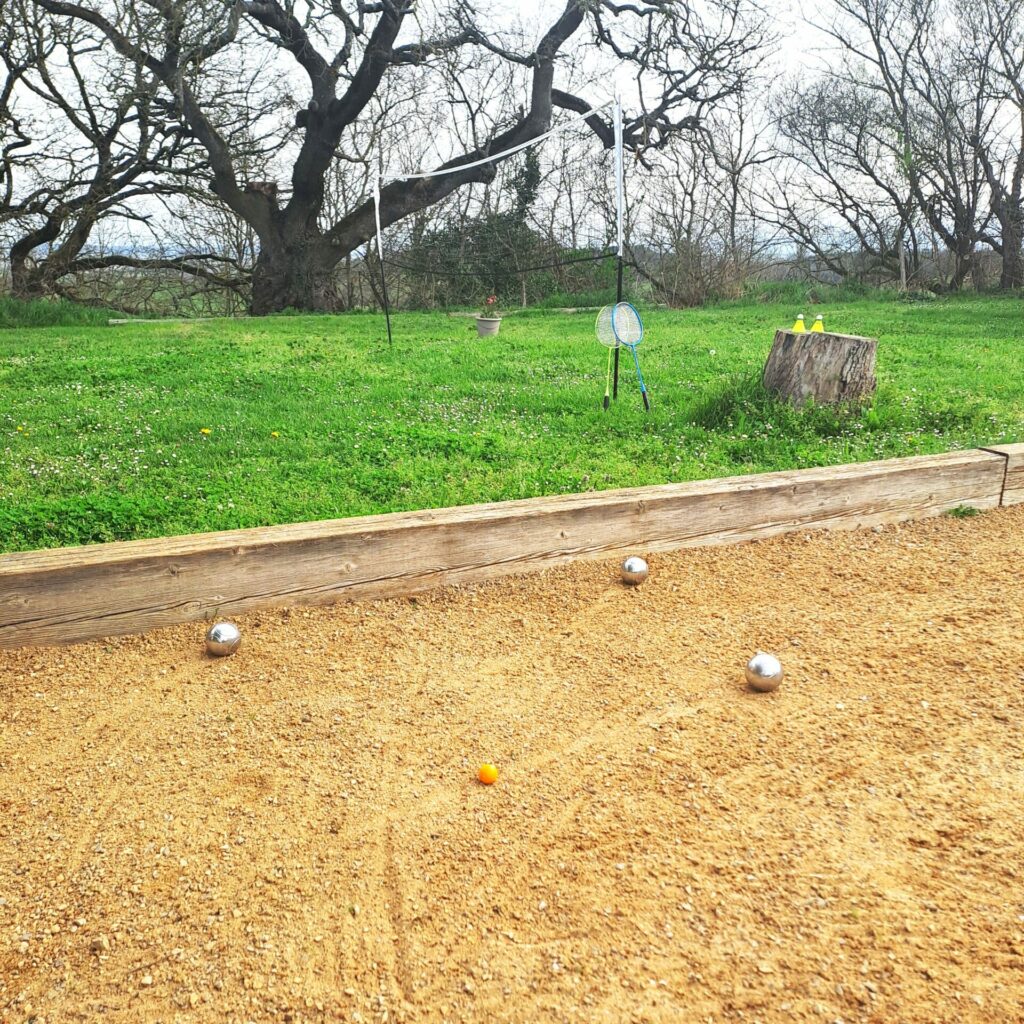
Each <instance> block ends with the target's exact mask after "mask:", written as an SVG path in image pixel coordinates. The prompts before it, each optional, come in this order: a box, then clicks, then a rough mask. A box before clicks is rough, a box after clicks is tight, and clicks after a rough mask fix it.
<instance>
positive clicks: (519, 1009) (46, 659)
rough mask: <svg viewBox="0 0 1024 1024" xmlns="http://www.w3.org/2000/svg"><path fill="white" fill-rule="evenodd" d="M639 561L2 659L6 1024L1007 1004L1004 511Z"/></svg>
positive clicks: (735, 1013)
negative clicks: (483, 781) (208, 646)
mask: <svg viewBox="0 0 1024 1024" xmlns="http://www.w3.org/2000/svg"><path fill="white" fill-rule="evenodd" d="M638 553H642V552H638ZM649 561H650V565H651V574H650V578H649V579H648V580H647V581H646V582H645V583H644V584H642V585H641V586H640V587H637V588H635V589H630V588H627V587H624V586H623V585H622V584H621V583H620V582H619V580H618V563H617V562H615V561H605V562H592V563H578V564H575V565H571V566H567V567H563V568H559V569H555V570H551V571H548V572H545V573H541V574H537V575H532V576H521V577H512V578H508V579H505V580H500V581H496V582H492V583H487V584H481V585H479V586H467V587H463V588H460V589H449V590H441V591H435V592H432V593H430V594H427V595H425V596H421V597H418V598H416V599H408V600H390V601H381V602H375V603H365V604H347V605H337V606H334V607H330V608H320V609H313V610H305V609H304V610H292V611H287V610H284V611H273V612H260V613H253V614H249V615H245V616H242V617H240V618H239V619H238V620H237V622H238V624H239V626H240V627H241V630H242V638H243V639H242V646H241V649H240V650H239V652H238V653H237V654H236V655H235V656H233V657H231V658H227V659H223V660H214V659H210V658H208V657H206V656H205V654H204V653H203V632H204V630H203V627H202V626H201V625H195V624H194V625H190V626H180V627H173V628H169V629H163V630H160V631H157V632H153V633H150V634H148V635H144V636H138V637H130V638H121V639H116V640H110V641H106V642H97V643H90V644H85V645H82V646H77V647H68V648H60V649H23V650H18V651H0V769H2V770H0V1022H3V1024H28V1022H33V1024H64V1022H71V1021H108V1022H145V1024H157V1022H166V1024H172V1022H175V1024H177V1022H181V1024H189V1022H196V1024H198V1022H205V1021H223V1022H238V1024H243V1022H248V1021H254V1022H271V1021H273V1022H314V1021H316V1022H320V1021H324V1022H326V1021H330V1022H334V1021H353V1022H356V1021H363V1022H365V1024H369V1022H382V1021H393V1022H410V1024H413V1022H428V1021H429V1022H441V1021H452V1022H456V1021H459V1022H484V1021H488V1022H492V1021H506V1022H523V1024H528V1022H529V1024H533V1022H542V1021H543V1022H546V1021H587V1022H608V1024H619V1022H625V1021H652V1022H660V1021H665V1022H668V1021H673V1022H689V1021H695V1022H696V1021H748V1022H751V1021H763V1022H768V1021H828V1022H833V1021H837V1020H842V1021H844V1022H847V1024H850V1022H854V1021H865V1022H868V1021H871V1022H883V1021H886V1022H889V1021H901V1022H915V1021H919V1022H922V1024H923V1022H934V1021H949V1022H954V1021H955V1022H964V1021H977V1022H983V1021H984V1022H991V1021H1019V1020H1024V984H1022V980H1021V979H1022V977H1024V814H1022V812H1021V809H1022V807H1024V732H1022V724H1024V643H1022V638H1024V574H1022V573H1021V571H1020V567H1021V565H1022V564H1024V506H1021V507H1016V508H1011V509H1004V510H1000V511H996V512H991V513H987V514H983V515H978V516H972V517H969V518H964V519H957V518H951V517H948V516H945V517H941V518H938V519H933V520H928V521H925V522H920V523H916V524H913V525H906V526H900V527H886V528H884V529H880V530H878V531H870V530H866V531H855V532H849V533H838V532H836V533H824V532H822V533H814V534H806V533H800V534H791V535H789V536H787V537H784V538H779V539H775V540H771V541H766V542H762V543H757V544H745V545H740V546H736V547H731V548H703V549H695V550H689V551H682V552H678V553H675V554H670V555H664V554H661V555H652V556H651V557H650V558H649ZM758 649H763V650H765V651H770V652H773V653H775V654H777V655H778V656H779V658H780V659H781V661H782V664H783V666H784V669H785V673H786V675H785V679H784V681H783V683H782V686H781V688H780V689H779V690H778V691H777V692H775V693H770V694H757V693H753V692H751V691H750V690H748V689H747V688H746V686H745V684H744V682H743V667H744V664H745V662H746V660H747V659H748V658H749V657H750V656H751V655H752V654H753V653H754V652H755V651H756V650H758ZM484 761H491V762H494V763H495V764H496V765H497V766H498V768H499V770H500V772H501V775H500V778H499V779H498V781H497V783H496V784H495V785H493V786H490V787H485V786H481V785H480V784H479V783H478V782H477V781H476V771H477V766H478V765H479V764H480V763H481V762H484Z"/></svg>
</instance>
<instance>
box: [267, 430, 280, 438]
mask: <svg viewBox="0 0 1024 1024" xmlns="http://www.w3.org/2000/svg"><path fill="white" fill-rule="evenodd" d="M270 436H271V437H280V436H281V435H280V434H279V433H278V432H277V431H276V430H272V431H271V432H270Z"/></svg>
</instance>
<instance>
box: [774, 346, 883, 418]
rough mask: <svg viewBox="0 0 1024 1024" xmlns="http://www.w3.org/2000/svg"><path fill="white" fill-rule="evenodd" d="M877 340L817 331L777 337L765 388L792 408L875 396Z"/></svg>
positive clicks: (831, 403)
mask: <svg viewBox="0 0 1024 1024" xmlns="http://www.w3.org/2000/svg"><path fill="white" fill-rule="evenodd" d="M877 348H878V340H877V339H876V338H861V337H859V336H858V335H856V334H830V333H828V332H826V333H821V332H816V331H808V332H806V333H802V334H797V333H795V332H794V331H776V332H775V342H774V344H773V345H772V350H771V353H770V354H769V356H768V362H767V363H765V365H764V376H763V378H762V380H763V381H764V386H765V387H766V388H767V389H768V390H769V391H771V392H773V393H774V394H776V395H778V396H779V397H780V398H784V399H786V400H787V401H789V402H792V403H793V404H794V405H803V403H804V402H806V401H807V399H808V398H813V399H814V401H815V402H818V403H820V404H822V405H837V404H839V403H840V402H859V401H862V400H863V399H865V398H867V397H868V396H869V395H870V394H872V393H873V392H874V390H875V384H876V381H875V351H876V349H877Z"/></svg>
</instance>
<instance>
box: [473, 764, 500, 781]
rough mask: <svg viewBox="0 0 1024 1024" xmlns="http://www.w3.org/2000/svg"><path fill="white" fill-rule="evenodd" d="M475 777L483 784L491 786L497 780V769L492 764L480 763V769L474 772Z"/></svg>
mask: <svg viewBox="0 0 1024 1024" xmlns="http://www.w3.org/2000/svg"><path fill="white" fill-rule="evenodd" d="M476 777H477V778H478V779H479V780H480V781H481V782H482V783H483V784H484V785H485V786H492V785H493V784H494V783H495V782H497V781H498V769H497V768H495V767H494V765H493V764H482V765H480V771H478V772H477V773H476Z"/></svg>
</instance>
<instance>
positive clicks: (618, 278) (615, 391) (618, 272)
mask: <svg viewBox="0 0 1024 1024" xmlns="http://www.w3.org/2000/svg"><path fill="white" fill-rule="evenodd" d="M616 263H617V264H618V266H617V267H616V268H615V301H616V303H619V302H621V301H622V253H619V255H618V257H617V258H616ZM613 373H614V376H613V383H612V398H618V397H619V346H618V345H616V346H615V369H614V371H613Z"/></svg>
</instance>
